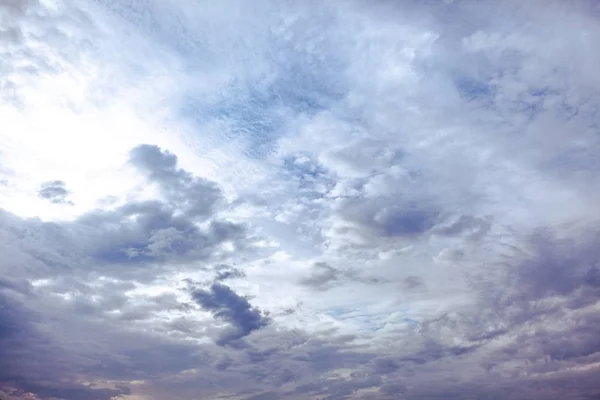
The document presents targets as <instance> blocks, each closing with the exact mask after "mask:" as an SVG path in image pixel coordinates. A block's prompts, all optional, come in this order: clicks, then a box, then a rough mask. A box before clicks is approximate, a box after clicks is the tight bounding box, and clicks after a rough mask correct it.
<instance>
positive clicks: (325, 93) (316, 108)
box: [181, 68, 343, 158]
mask: <svg viewBox="0 0 600 400" xmlns="http://www.w3.org/2000/svg"><path fill="white" fill-rule="evenodd" d="M280 74H281V77H280V78H277V79H275V80H274V81H273V82H272V83H270V84H269V85H268V86H267V87H264V83H263V82H236V81H233V82H232V83H231V85H230V86H229V87H228V88H227V89H226V90H225V91H224V92H223V93H222V94H221V95H220V96H219V97H218V98H216V99H215V98H213V99H208V100H207V99H197V98H195V97H196V96H195V95H194V93H188V94H187V96H186V101H184V104H183V106H182V110H181V114H182V117H184V118H187V119H191V120H192V122H195V123H198V124H205V123H207V122H210V121H214V120H219V121H222V122H224V123H225V125H226V126H227V132H225V135H226V139H227V140H234V141H238V142H240V143H242V144H243V145H244V146H246V150H247V154H248V156H250V157H253V158H263V157H265V156H267V155H268V154H269V153H270V152H271V151H272V150H273V148H274V145H275V143H276V141H277V140H278V139H279V138H280V137H281V136H282V135H283V133H285V127H286V124H287V123H288V122H289V121H290V119H291V118H293V117H294V116H295V115H298V114H308V115H314V114H316V113H318V112H320V111H323V110H326V109H327V108H328V107H330V106H331V104H332V103H334V102H335V101H337V100H339V99H341V98H342V97H343V93H342V92H341V91H339V90H336V88H332V87H330V86H329V85H328V82H327V77H322V78H321V77H319V76H318V74H313V75H312V76H311V74H310V73H309V72H305V73H303V72H301V71H294V68H292V69H291V70H290V71H283V72H281V73H280ZM319 79H323V80H322V81H319Z"/></svg>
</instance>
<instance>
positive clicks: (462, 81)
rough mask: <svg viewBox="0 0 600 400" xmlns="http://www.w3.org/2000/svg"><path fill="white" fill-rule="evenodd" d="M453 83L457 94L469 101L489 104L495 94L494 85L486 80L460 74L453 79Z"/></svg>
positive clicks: (492, 101)
mask: <svg viewBox="0 0 600 400" xmlns="http://www.w3.org/2000/svg"><path fill="white" fill-rule="evenodd" d="M454 85H455V86H456V89H457V90H458V93H459V95H460V96H461V97H462V98H463V99H465V100H467V101H470V102H477V103H478V104H480V105H482V106H488V107H489V106H491V105H493V103H494V97H495V96H496V92H497V91H496V87H495V86H494V85H492V84H490V83H489V82H488V81H484V80H479V79H475V78H472V77H469V76H461V77H457V78H455V79H454Z"/></svg>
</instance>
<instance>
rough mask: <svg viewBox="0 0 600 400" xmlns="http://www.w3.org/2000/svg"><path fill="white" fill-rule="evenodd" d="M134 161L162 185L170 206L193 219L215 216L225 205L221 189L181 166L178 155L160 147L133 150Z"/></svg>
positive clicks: (142, 146)
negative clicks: (222, 204)
mask: <svg viewBox="0 0 600 400" xmlns="http://www.w3.org/2000/svg"><path fill="white" fill-rule="evenodd" d="M130 162H131V164H132V165H134V166H135V167H136V168H138V169H139V170H140V171H141V172H143V173H144V174H145V175H146V176H147V178H148V179H149V180H150V181H151V182H154V183H156V184H158V185H159V186H160V188H161V189H162V191H163V192H164V193H165V195H166V196H167V200H168V201H169V203H170V204H171V205H172V206H173V207H175V208H177V209H178V210H181V211H182V212H183V213H184V214H185V215H186V216H187V217H189V218H192V219H198V218H201V219H202V218H207V217H209V216H211V215H212V214H213V213H214V212H215V211H216V209H217V207H218V206H219V205H220V203H221V202H222V193H221V190H220V189H219V187H218V186H217V185H216V184H215V183H214V182H210V181H208V180H205V179H202V178H199V177H196V176H193V175H192V174H191V173H189V172H187V171H185V170H183V169H181V168H178V167H177V156H175V155H174V154H172V153H170V152H168V151H163V150H161V149H160V148H159V147H158V146H153V145H140V146H137V147H136V148H134V149H133V150H131V153H130Z"/></svg>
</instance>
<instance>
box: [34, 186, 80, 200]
mask: <svg viewBox="0 0 600 400" xmlns="http://www.w3.org/2000/svg"><path fill="white" fill-rule="evenodd" d="M69 193H70V192H69V191H68V190H67V188H66V186H65V183H64V182H63V181H48V182H44V183H42V184H41V185H40V189H39V191H38V196H39V197H41V198H42V199H46V200H49V201H51V202H52V203H54V204H72V203H71V202H70V201H68V200H67V196H68V195H69Z"/></svg>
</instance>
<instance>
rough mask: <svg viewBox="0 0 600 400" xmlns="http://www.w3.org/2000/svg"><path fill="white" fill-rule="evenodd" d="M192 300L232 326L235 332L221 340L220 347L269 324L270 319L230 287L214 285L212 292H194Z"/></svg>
mask: <svg viewBox="0 0 600 400" xmlns="http://www.w3.org/2000/svg"><path fill="white" fill-rule="evenodd" d="M192 298H193V299H194V301H195V302H197V303H198V304H199V305H200V306H201V307H202V308H204V309H205V310H207V311H210V312H211V313H213V314H214V315H215V317H217V318H221V319H223V320H225V321H227V322H229V323H230V324H231V326H232V328H233V330H232V331H230V332H227V333H225V334H224V335H223V336H222V337H221V338H219V340H218V342H217V343H218V344H220V345H226V344H229V343H230V342H232V341H235V340H238V339H241V338H243V337H244V336H247V335H249V334H250V333H252V332H253V331H255V330H257V329H260V328H262V327H264V326H266V325H267V324H268V319H267V318H266V317H265V316H264V315H262V313H261V312H260V311H259V310H257V309H255V308H253V307H252V306H251V305H250V303H249V302H248V300H247V299H245V298H243V297H241V296H240V295H238V294H237V293H235V292H234V291H233V290H231V288H229V287H228V286H225V285H222V284H219V283H214V284H213V285H212V286H211V287H210V291H206V290H202V289H197V290H194V291H193V292H192Z"/></svg>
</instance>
